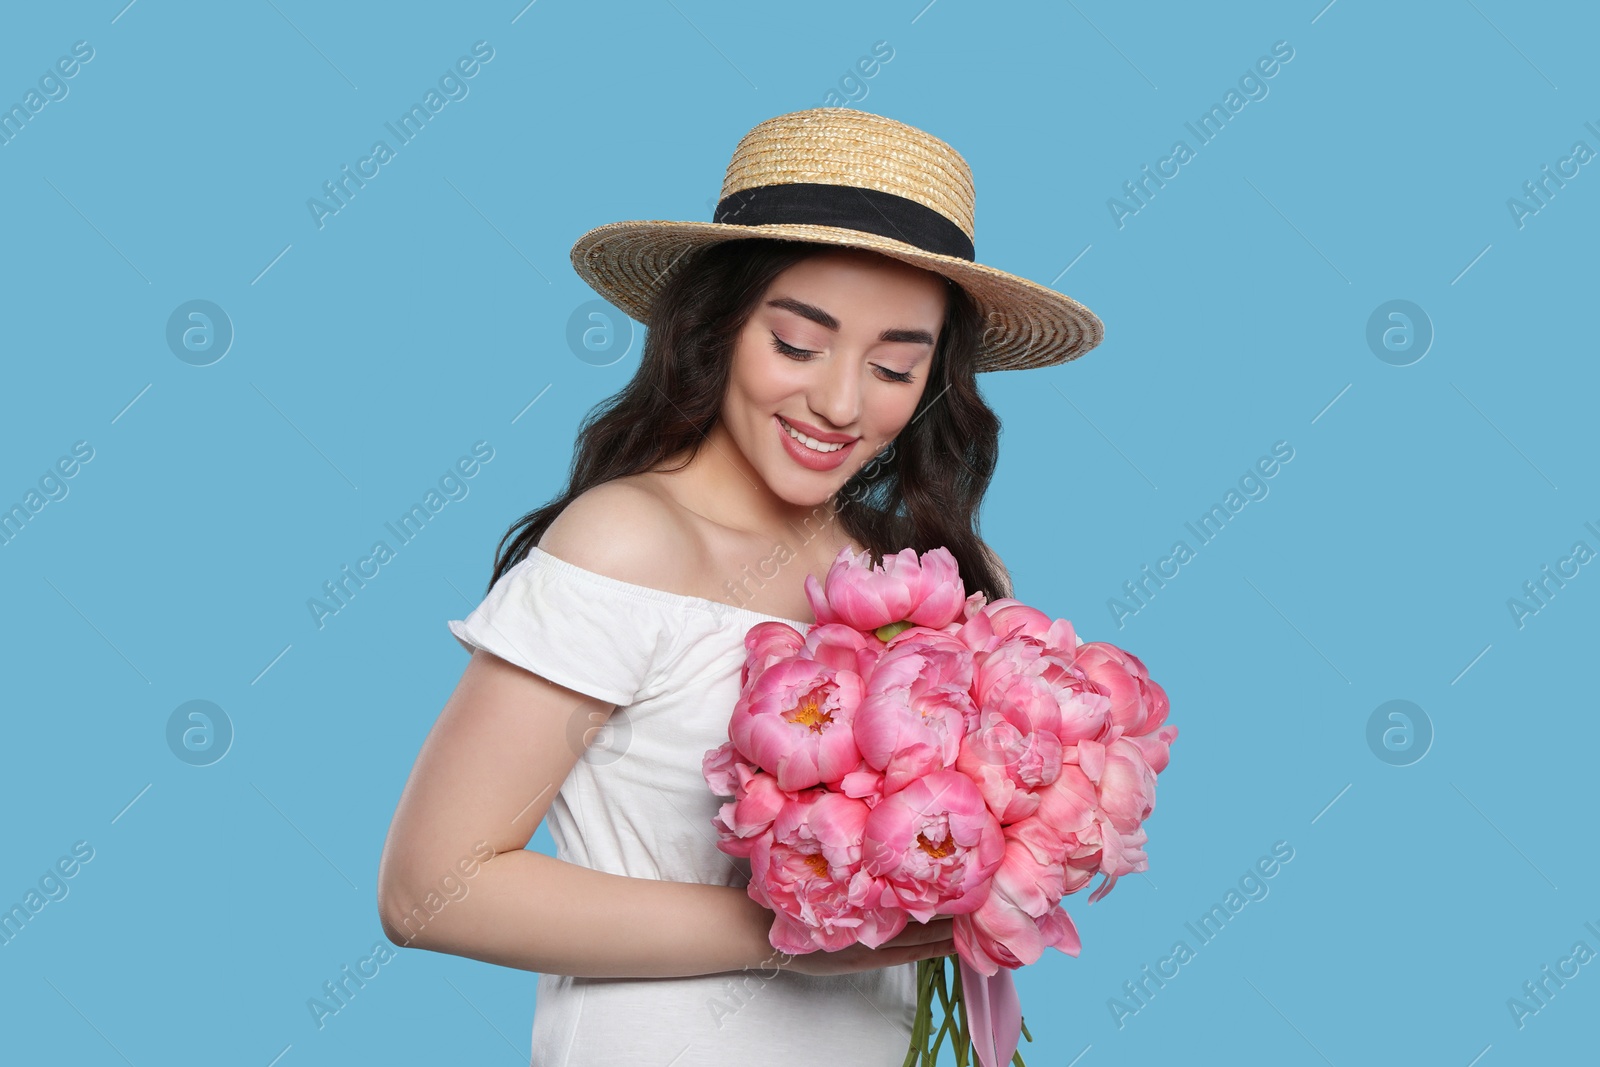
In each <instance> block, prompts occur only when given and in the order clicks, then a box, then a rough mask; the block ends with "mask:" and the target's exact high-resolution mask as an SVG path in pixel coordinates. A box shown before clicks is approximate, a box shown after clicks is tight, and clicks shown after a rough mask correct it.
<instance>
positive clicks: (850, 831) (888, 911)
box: [747, 789, 906, 954]
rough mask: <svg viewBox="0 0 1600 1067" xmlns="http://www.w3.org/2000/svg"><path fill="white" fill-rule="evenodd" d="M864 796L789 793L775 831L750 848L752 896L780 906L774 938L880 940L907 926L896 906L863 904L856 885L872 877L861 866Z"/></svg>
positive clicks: (796, 949)
mask: <svg viewBox="0 0 1600 1067" xmlns="http://www.w3.org/2000/svg"><path fill="white" fill-rule="evenodd" d="M868 814H869V813H868V809H867V806H866V804H865V803H863V802H862V801H859V800H854V799H851V798H850V797H847V796H843V795H842V794H839V793H831V792H827V791H826V790H822V789H815V790H807V791H806V792H805V793H803V794H802V795H801V796H800V797H798V798H794V799H789V800H787V801H786V802H785V803H784V804H783V806H782V809H781V810H780V811H779V813H778V816H777V818H776V819H775V820H774V821H773V824H772V832H771V833H770V834H767V835H763V836H761V837H759V838H757V839H756V842H755V847H754V848H753V849H752V850H751V853H750V872H751V873H750V884H749V886H748V887H747V891H748V892H749V894H750V897H751V899H752V900H755V901H756V902H757V903H759V904H761V905H763V906H764V907H766V908H769V909H771V910H772V911H773V912H775V913H776V918H775V919H774V921H773V924H772V929H771V931H770V932H769V934H768V940H769V941H770V942H771V943H772V947H773V948H776V949H778V950H780V951H782V952H790V953H797V954H798V953H805V952H815V951H817V950H818V949H825V950H828V951H837V950H838V949H841V948H846V947H848V946H850V945H853V944H855V943H856V942H858V941H859V942H861V943H862V944H865V945H868V946H869V947H872V948H876V947H877V946H879V945H881V944H882V943H883V942H885V941H887V940H889V938H891V937H893V936H895V935H896V934H898V933H899V932H900V931H901V930H903V929H904V928H905V925H906V916H905V913H904V912H902V911H900V910H898V909H896V908H893V907H872V906H869V907H861V906H859V905H858V904H857V903H854V902H852V900H851V897H852V893H853V892H854V893H855V894H856V895H857V896H866V895H867V894H866V893H865V892H864V891H865V889H866V888H867V887H868V886H869V884H870V883H871V882H872V881H873V879H872V878H871V876H870V875H866V874H865V873H864V872H863V871H862V870H861V841H862V830H863V828H864V826H865V824H866V820H867V817H868Z"/></svg>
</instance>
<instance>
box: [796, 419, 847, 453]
mask: <svg viewBox="0 0 1600 1067" xmlns="http://www.w3.org/2000/svg"><path fill="white" fill-rule="evenodd" d="M778 421H779V422H781V423H783V428H784V429H785V430H787V431H788V433H789V436H790V437H792V438H794V439H795V440H796V441H799V442H800V443H801V444H803V445H805V446H806V447H807V448H809V449H811V451H813V452H816V453H818V454H820V455H827V454H828V453H830V452H837V451H839V450H840V449H841V448H849V447H850V446H851V445H853V444H855V442H854V441H842V442H833V443H831V444H830V443H828V442H825V441H818V440H817V439H816V438H815V437H809V436H807V435H806V434H803V433H801V432H800V431H799V430H797V429H795V428H794V427H793V426H790V425H789V423H788V421H787V420H785V419H784V417H783V416H782V415H779V416H778Z"/></svg>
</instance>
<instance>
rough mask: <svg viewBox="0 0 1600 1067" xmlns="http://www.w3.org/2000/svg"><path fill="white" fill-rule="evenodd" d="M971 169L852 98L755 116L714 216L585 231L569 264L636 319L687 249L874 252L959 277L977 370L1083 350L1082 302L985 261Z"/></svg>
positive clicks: (1090, 340) (1089, 315)
mask: <svg viewBox="0 0 1600 1067" xmlns="http://www.w3.org/2000/svg"><path fill="white" fill-rule="evenodd" d="M974 195H975V194H974V190H973V185H972V170H971V168H970V167H968V166H967V161H966V160H964V159H962V158H961V154H960V153H959V152H957V151H956V150H955V149H954V148H951V147H950V146H949V145H948V144H946V143H945V142H943V141H941V140H939V138H937V137H934V136H933V135H931V134H928V133H924V132H923V131H922V130H919V129H917V128H916V127H914V126H907V125H906V124H905V123H903V122H896V121H895V120H894V119H890V118H884V117H883V116H882V115H874V114H872V113H871V112H867V111H857V110H855V109H854V108H846V107H817V108H810V109H807V110H805V111H794V112H791V113H789V114H787V115H779V116H777V117H775V118H770V119H767V120H766V121H765V122H761V123H758V124H757V125H756V126H755V127H754V128H753V129H751V131H750V132H749V133H747V134H745V135H744V137H743V138H742V139H741V140H740V141H739V144H738V146H737V147H735V148H734V150H733V159H732V160H731V161H730V162H729V163H728V170H727V174H726V176H725V177H724V178H723V179H722V194H721V198H720V201H719V202H718V204H717V208H716V212H715V214H714V215H713V216H712V220H711V221H710V222H675V221H670V220H662V219H651V220H648V221H635V222H612V223H608V224H607V225H604V226H600V227H597V228H595V229H593V230H590V231H589V232H588V233H586V234H584V235H583V236H582V237H580V238H578V240H577V243H576V244H574V245H573V246H572V266H573V268H574V269H575V270H576V271H577V272H578V274H579V276H581V277H582V278H583V280H584V281H586V282H588V283H589V284H590V285H591V286H592V287H593V288H594V290H595V291H596V292H597V293H599V294H600V295H602V296H604V297H605V298H606V299H607V300H609V301H610V302H611V303H613V304H615V305H616V306H617V307H619V308H621V309H622V310H623V311H625V312H627V314H628V315H630V316H632V317H633V318H634V319H637V320H638V321H639V322H641V323H645V324H648V323H649V321H650V309H651V306H652V304H653V303H654V302H655V299H656V295H657V294H658V293H659V292H660V291H661V289H662V287H663V285H664V284H665V282H666V280H667V279H668V278H669V277H670V276H671V273H672V270H673V268H674V267H675V266H677V265H678V264H679V263H680V262H683V261H684V257H685V254H686V253H690V252H693V251H695V250H697V249H700V248H704V247H706V246H708V245H711V244H715V243H717V242H720V241H726V240H730V239H738V238H749V237H776V238H787V239H790V240H800V241H814V242H818V243H821V244H831V245H843V246H847V247H851V248H865V249H869V250H871V251H873V252H880V253H882V254H883V255H886V256H891V257H893V258H895V259H899V260H903V261H904V262H906V263H910V264H912V265H914V266H917V267H922V268H924V269H925V270H930V271H934V272H935V273H938V274H942V275H944V276H945V277H947V278H950V279H951V280H953V281H955V282H956V283H957V284H959V285H960V286H961V287H962V288H963V289H965V290H966V291H967V292H968V293H969V294H970V295H971V296H972V298H973V300H974V301H976V303H977V304H978V307H979V310H980V311H981V312H982V313H983V315H984V322H985V324H986V328H985V332H984V339H983V342H982V344H981V346H980V348H979V352H978V357H977V364H976V367H977V370H980V371H986V370H1024V369H1028V368H1034V367H1048V366H1052V365H1054V364H1057V363H1065V362H1067V361H1068V360H1071V359H1076V358H1078V357H1079V356H1081V355H1083V354H1084V353H1085V352H1087V351H1089V349H1091V348H1093V347H1094V346H1095V345H1097V344H1099V343H1100V339H1101V337H1102V336H1103V335H1104V333H1105V328H1104V326H1102V325H1101V322H1100V320H1099V319H1098V318H1096V317H1095V315H1094V313H1093V312H1092V311H1090V310H1089V309H1088V308H1086V307H1084V306H1083V305H1082V304H1080V303H1078V302H1077V301H1076V300H1074V299H1072V298H1071V297H1069V296H1066V295H1064V294H1062V293H1058V292H1056V291H1055V290H1054V289H1050V288H1048V287H1046V286H1043V285H1040V284H1038V283H1037V282H1031V281H1029V280H1028V279H1026V278H1021V277H1018V276H1017V275H1015V274H1008V273H1006V272H1005V271H1003V270H998V269H996V268H994V267H990V266H986V265H984V264H982V263H978V262H976V260H975V258H974V250H973V236H974V234H973V229H974V228H973V200H974Z"/></svg>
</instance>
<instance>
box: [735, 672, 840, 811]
mask: <svg viewBox="0 0 1600 1067" xmlns="http://www.w3.org/2000/svg"><path fill="white" fill-rule="evenodd" d="M861 690H862V685H861V676H860V675H859V674H857V673H856V672H855V671H853V670H849V669H845V670H836V669H834V668H832V667H829V666H828V665H827V664H825V663H821V662H818V661H816V660H812V659H805V658H791V659H783V660H779V661H778V662H776V663H774V664H772V665H771V666H769V667H768V668H767V669H766V670H764V671H762V672H761V674H760V675H758V676H756V677H755V679H754V680H753V681H752V683H751V684H750V685H749V686H747V687H745V690H744V692H742V693H740V694H739V699H738V701H737V702H736V703H735V704H734V708H733V718H732V719H731V720H730V721H729V723H728V736H729V737H730V738H731V739H732V741H733V744H734V746H735V747H736V748H737V749H738V751H739V752H740V753H742V754H743V755H744V756H746V757H747V758H748V759H750V760H752V761H753V762H754V763H756V764H757V765H759V766H761V767H763V768H765V769H767V770H770V771H772V772H773V773H775V774H776V775H777V778H778V786H779V788H781V789H785V790H789V791H795V790H800V789H806V788H809V787H811V786H815V785H819V784H829V785H832V784H835V783H837V782H838V781H839V780H840V779H842V778H843V777H844V776H845V775H846V774H848V773H850V772H851V771H853V770H855V769H856V767H857V765H858V764H859V763H860V762H861V753H860V752H859V751H858V750H857V748H856V742H855V737H854V735H853V734H852V733H851V729H850V721H851V719H852V718H854V716H855V713H856V708H857V707H858V706H859V705H860V703H861Z"/></svg>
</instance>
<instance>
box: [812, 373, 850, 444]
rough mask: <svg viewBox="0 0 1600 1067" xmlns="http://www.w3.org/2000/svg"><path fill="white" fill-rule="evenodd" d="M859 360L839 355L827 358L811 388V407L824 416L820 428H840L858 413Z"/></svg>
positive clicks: (848, 424) (848, 423)
mask: <svg viewBox="0 0 1600 1067" xmlns="http://www.w3.org/2000/svg"><path fill="white" fill-rule="evenodd" d="M860 367H861V361H860V360H852V359H846V358H843V357H840V356H835V357H834V358H832V359H830V360H828V365H827V367H825V368H824V370H823V372H822V376H821V380H820V381H818V382H816V383H815V385H814V386H813V388H812V389H811V410H812V411H814V412H816V413H817V415H818V416H820V417H821V418H822V419H824V420H826V426H825V427H824V428H833V429H839V430H842V429H843V428H844V427H846V426H852V425H854V424H855V421H856V420H857V419H858V418H860V417H861V374H860Z"/></svg>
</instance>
